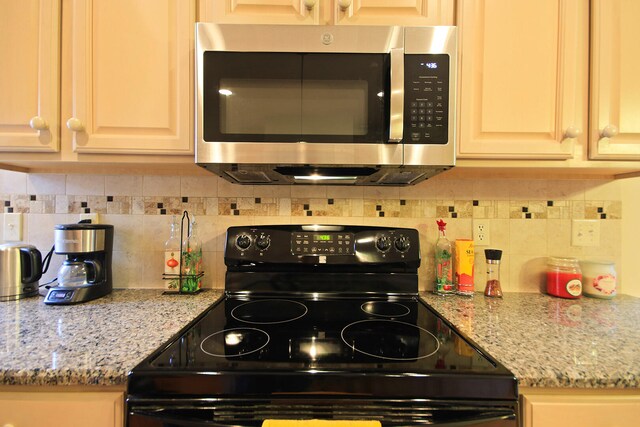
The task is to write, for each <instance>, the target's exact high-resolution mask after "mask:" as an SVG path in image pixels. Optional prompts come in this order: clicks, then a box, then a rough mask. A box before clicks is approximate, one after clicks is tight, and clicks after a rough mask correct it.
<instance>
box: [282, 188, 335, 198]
mask: <svg viewBox="0 0 640 427" xmlns="http://www.w3.org/2000/svg"><path fill="white" fill-rule="evenodd" d="M301 197H303V198H315V199H324V198H327V187H326V186H324V185H294V186H292V187H291V198H292V199H297V198H301Z"/></svg>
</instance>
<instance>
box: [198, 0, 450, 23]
mask: <svg viewBox="0 0 640 427" xmlns="http://www.w3.org/2000/svg"><path fill="white" fill-rule="evenodd" d="M454 1H455V0H202V1H201V2H200V12H199V20H200V21H205V22H215V23H218V24H307V25H318V24H320V25H325V24H347V25H453V20H454Z"/></svg>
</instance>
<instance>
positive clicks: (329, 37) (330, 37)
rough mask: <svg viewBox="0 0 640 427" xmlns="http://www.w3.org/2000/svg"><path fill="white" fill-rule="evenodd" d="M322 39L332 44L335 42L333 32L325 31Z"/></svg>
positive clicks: (323, 42)
mask: <svg viewBox="0 0 640 427" xmlns="http://www.w3.org/2000/svg"><path fill="white" fill-rule="evenodd" d="M320 40H322V44H331V43H333V34H331V33H324V34H323V35H322V36H321V37H320Z"/></svg>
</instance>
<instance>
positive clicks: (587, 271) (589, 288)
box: [580, 260, 617, 299]
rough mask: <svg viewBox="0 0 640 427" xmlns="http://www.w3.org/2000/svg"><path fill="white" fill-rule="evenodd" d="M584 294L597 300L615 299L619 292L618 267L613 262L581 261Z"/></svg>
mask: <svg viewBox="0 0 640 427" xmlns="http://www.w3.org/2000/svg"><path fill="white" fill-rule="evenodd" d="M580 269H581V270H582V293H583V295H586V296H589V297H595V298H607V299H609V298H613V297H615V296H616V292H617V280H616V265H615V263H613V262H612V261H606V260H596V261H591V260H590V261H580Z"/></svg>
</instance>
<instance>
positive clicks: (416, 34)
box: [403, 27, 458, 166]
mask: <svg viewBox="0 0 640 427" xmlns="http://www.w3.org/2000/svg"><path fill="white" fill-rule="evenodd" d="M457 44H458V30H457V28H455V27H412V28H406V29H405V53H407V54H413V53H446V54H448V55H449V67H450V69H451V70H453V72H450V73H449V143H448V144H446V145H425V144H405V146H404V162H403V164H404V165H406V166H419V165H452V166H453V165H455V162H456V141H457V139H456V138H457V133H456V129H457V115H456V111H457V102H456V100H457V97H458V95H457V93H458V91H457V87H458V73H457V71H456V70H457V69H458V54H457Z"/></svg>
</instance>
